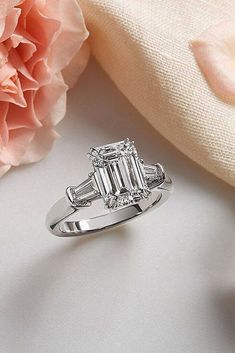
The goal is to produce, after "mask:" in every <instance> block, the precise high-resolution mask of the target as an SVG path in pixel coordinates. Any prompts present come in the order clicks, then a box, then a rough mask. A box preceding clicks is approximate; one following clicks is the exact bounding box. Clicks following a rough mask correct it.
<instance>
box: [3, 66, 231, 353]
mask: <svg viewBox="0 0 235 353" xmlns="http://www.w3.org/2000/svg"><path fill="white" fill-rule="evenodd" d="M58 131H59V132H60V133H61V136H62V137H61V138H60V139H59V140H58V141H57V142H56V144H55V146H54V148H53V150H52V152H51V153H50V154H49V156H48V157H47V158H46V159H44V160H43V161H42V162H40V163H37V164H35V165H31V166H26V167H21V168H19V169H17V170H13V171H11V172H9V173H8V174H7V175H6V176H5V177H4V178H3V179H2V180H1V181H0V193H1V203H0V215H1V216H0V217H1V232H0V240H1V247H0V262H1V263H0V283H1V291H0V352H1V353H50V352H51V353H52V352H56V353H94V352H95V353H106V352H107V353H156V352H157V353H233V352H234V346H235V335H234V329H235V219H234V210H235V204H234V190H233V189H232V188H231V187H229V186H228V185H226V184H224V183H223V182H222V181H220V180H218V179H216V178H215V177H214V176H212V175H210V174H209V173H207V172H206V171H205V170H203V169H202V168H200V167H199V166H197V165H196V164H195V163H193V162H192V161H191V160H189V159H188V158H187V157H185V156H184V155H183V154H181V153H180V152H178V151H177V150H176V149H175V148H174V147H173V146H172V145H171V144H170V143H169V142H167V141H166V140H165V139H163V138H162V137H161V136H160V135H159V134H158V133H157V132H156V131H154V130H153V128H152V127H151V126H150V125H149V124H148V123H147V122H146V121H145V120H144V118H143V117H142V116H141V115H140V114H139V113H138V112H137V111H136V110H135V109H134V108H133V107H132V105H131V104H130V103H129V102H128V101H127V100H126V98H125V97H123V96H122V94H121V93H120V92H119V91H118V90H117V89H116V87H115V86H114V85H113V83H112V82H111V81H110V80H109V78H108V77H107V76H106V75H105V74H104V72H103V71H102V70H101V69H100V67H99V66H98V65H97V63H96V62H95V61H94V60H92V61H91V62H90V64H89V66H88V68H87V70H86V72H85V73H84V74H83V76H82V77H81V79H80V81H79V82H78V84H77V86H76V87H75V88H74V89H73V90H72V91H71V92H70V94H69V99H68V111H67V115H66V118H65V119H64V121H63V122H62V123H61V124H60V126H59V127H58ZM127 136H128V137H129V138H132V139H134V140H135V142H136V145H137V147H138V149H139V151H141V156H142V157H143V158H144V159H145V160H146V161H158V162H161V163H162V164H164V166H165V168H166V170H167V172H168V173H169V175H171V176H172V179H173V180H174V185H175V191H174V193H173V195H172V196H171V198H170V199H169V200H168V202H167V203H166V204H164V205H163V206H161V207H160V208H159V209H156V210H155V211H153V212H150V213H149V214H146V215H145V216H144V217H141V218H140V219H135V220H134V221H132V222H130V223H129V224H127V225H124V226H121V227H118V228H116V229H113V230H108V231H105V232H102V233H100V234H97V235H92V236H87V237H83V238H57V237H54V236H52V235H50V234H49V233H48V231H47V230H46V228H45V226H44V218H45V215H46V212H47V209H48V208H49V207H50V206H51V205H52V204H53V203H54V201H56V200H57V199H58V198H60V197H61V196H63V193H64V189H65V187H66V186H68V185H76V184H78V183H79V181H82V180H83V179H84V178H86V176H87V173H88V172H89V168H90V167H89V163H88V160H87V158H86V153H87V151H88V149H89V147H90V146H99V145H101V144H105V143H109V142H114V141H118V140H121V139H123V138H124V137H127Z"/></svg>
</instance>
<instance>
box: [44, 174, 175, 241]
mask: <svg viewBox="0 0 235 353" xmlns="http://www.w3.org/2000/svg"><path fill="white" fill-rule="evenodd" d="M171 189H172V181H171V179H170V178H169V177H166V179H165V181H164V182H163V183H162V184H161V185H160V186H157V187H155V188H154V189H152V190H151V195H150V196H149V198H148V199H142V200H140V201H139V202H138V203H136V204H131V205H128V206H125V207H122V208H120V209H115V210H111V211H110V210H104V211H103V213H102V214H98V215H97V213H98V212H96V213H94V206H95V204H97V206H98V209H100V207H102V208H103V206H102V200H95V201H93V203H92V206H91V207H80V208H74V207H72V206H71V205H69V203H68V202H67V198H66V197H63V198H62V199H60V200H59V201H58V202H57V203H56V204H55V205H54V206H53V207H52V208H51V210H50V211H49V213H48V215H47V219H46V225H47V228H48V229H49V231H50V232H51V233H53V234H54V235H57V236H60V237H71V236H79V235H80V236H81V235H85V234H90V233H92V232H98V231H101V230H104V229H107V228H110V227H113V226H115V225H118V224H120V223H123V222H126V221H128V220H130V219H132V218H134V217H137V216H139V215H141V214H143V213H144V212H146V211H148V210H150V209H151V208H153V207H154V206H160V205H161V204H162V203H163V202H165V201H166V200H167V199H168V197H169V195H170V192H171ZM99 201H101V206H100V205H99ZM92 213H93V214H92Z"/></svg>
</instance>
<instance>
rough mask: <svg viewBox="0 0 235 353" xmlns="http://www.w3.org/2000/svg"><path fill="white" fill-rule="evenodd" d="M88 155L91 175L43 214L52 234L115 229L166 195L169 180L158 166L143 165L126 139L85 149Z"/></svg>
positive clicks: (85, 232) (162, 200) (62, 235)
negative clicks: (45, 215) (91, 169)
mask: <svg viewBox="0 0 235 353" xmlns="http://www.w3.org/2000/svg"><path fill="white" fill-rule="evenodd" d="M88 156H89V159H90V160H91V163H92V167H93V171H92V172H91V173H89V175H88V178H87V179H86V180H85V181H84V182H82V183H81V184H79V185H78V186H69V187H68V188H67V189H66V192H65V197H63V198H62V199H61V200H59V201H58V202H57V203H56V204H55V205H54V206H53V207H52V208H51V210H50V211H49V213H48V215H47V219H46V224H47V227H48V229H49V230H50V232H51V233H53V234H54V235H57V236H61V237H69V236H76V235H84V234H89V233H91V232H97V231H100V230H103V229H106V228H109V227H112V226H115V225H118V224H120V223H123V222H126V221H128V220H130V219H132V218H134V217H136V216H139V215H141V214H143V213H144V212H146V211H148V210H150V209H152V208H153V207H154V206H159V205H160V204H162V203H163V202H164V201H165V200H166V199H167V198H168V197H169V195H170V192H171V190H172V181H171V179H170V178H169V177H168V176H167V175H166V174H165V171H164V169H163V167H162V166H161V164H159V163H157V164H146V163H145V162H144V161H143V160H142V159H140V158H139V156H138V153H137V150H136V148H135V145H134V142H133V141H130V140H129V139H125V140H123V141H120V142H116V143H111V144H108V145H104V146H100V147H95V148H91V149H90V152H89V153H88Z"/></svg>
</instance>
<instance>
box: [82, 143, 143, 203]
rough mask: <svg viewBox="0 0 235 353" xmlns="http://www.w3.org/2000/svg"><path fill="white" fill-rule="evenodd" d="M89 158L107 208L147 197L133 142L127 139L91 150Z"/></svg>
mask: <svg viewBox="0 0 235 353" xmlns="http://www.w3.org/2000/svg"><path fill="white" fill-rule="evenodd" d="M89 157H90V158H91V160H92V164H93V168H94V179H95V182H96V185H97V188H98V190H99V192H100V194H101V195H102V197H103V199H104V202H105V205H106V206H107V207H108V208H116V207H122V206H126V205H128V204H131V203H135V202H137V201H139V200H140V199H142V198H144V197H148V195H149V194H150V190H149V188H148V186H147V183H146V180H145V176H144V168H143V165H142V163H141V161H140V159H139V157H138V154H137V151H136V148H135V146H134V142H131V141H129V139H126V140H124V141H120V142H116V143H112V144H109V145H104V146H101V147H96V148H92V149H91V151H90V153H89Z"/></svg>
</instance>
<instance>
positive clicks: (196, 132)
mask: <svg viewBox="0 0 235 353" xmlns="http://www.w3.org/2000/svg"><path fill="white" fill-rule="evenodd" d="M79 4H80V6H81V8H82V10H83V13H84V16H85V19H86V25H87V27H88V30H89V31H90V33H91V35H90V39H89V41H90V46H91V50H92V53H93V54H94V56H95V57H96V59H97V60H98V62H99V63H100V64H101V66H102V67H103V69H104V70H105V71H106V72H107V73H108V75H109V76H110V77H111V79H112V80H113V81H114V83H115V84H116V85H117V86H118V87H119V89H120V90H121V91H122V92H123V94H124V95H125V96H126V97H127V98H128V99H129V101H130V102H131V103H132V104H133V105H134V106H135V107H136V108H137V110H138V111H139V112H140V113H141V114H142V115H143V116H144V117H145V118H146V119H147V120H148V121H149V122H150V123H151V124H152V125H153V127H154V128H155V129H157V130H158V131H159V132H160V133H161V134H162V135H163V136H164V137H165V138H167V139H168V140H169V141H170V142H171V143H172V144H174V145H175V146H176V147H177V148H178V149H179V150H181V151H182V152H183V153H184V154H186V155H187V156H188V157H190V158H191V159H193V160H194V161H195V162H197V163H198V164H200V165H201V166H203V167H204V168H206V169H207V170H208V171H209V172H211V173H213V174H214V175H216V176H217V177H219V178H221V179H223V180H224V181H226V182H228V183H229V184H231V185H235V106H234V105H229V104H227V103H226V102H223V101H221V100H220V99H219V98H218V97H216V96H215V95H214V93H213V92H212V91H211V89H210V87H209V86H208V85H207V82H206V81H205V79H204V77H203V75H202V73H201V71H200V69H199V68H198V66H197V63H196V61H195V58H194V56H193V53H192V51H191V49H190V46H189V42H190V40H192V39H193V38H194V37H197V36H198V35H199V34H200V33H201V32H202V31H203V30H205V29H206V28H208V27H209V26H210V25H212V24H214V23H219V22H220V21H223V20H229V19H231V18H235V3H233V2H231V1H229V0H217V1H213V0H212V1H210V2H208V3H205V2H204V1H200V0H191V1H190V2H188V1H186V0H182V1H177V0H166V1H164V2H163V1H137V0H129V1H128V2H124V1H123V0H80V1H79Z"/></svg>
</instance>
